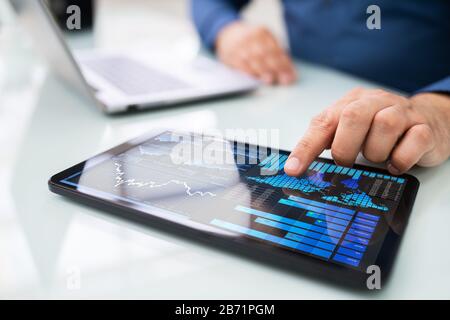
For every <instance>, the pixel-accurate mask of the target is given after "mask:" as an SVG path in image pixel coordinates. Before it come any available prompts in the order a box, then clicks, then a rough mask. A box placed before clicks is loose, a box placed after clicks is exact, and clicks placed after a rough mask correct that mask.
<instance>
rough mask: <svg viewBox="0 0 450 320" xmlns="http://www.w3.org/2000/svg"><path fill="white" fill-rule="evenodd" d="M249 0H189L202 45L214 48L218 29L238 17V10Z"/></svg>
mask: <svg viewBox="0 0 450 320" xmlns="http://www.w3.org/2000/svg"><path fill="white" fill-rule="evenodd" d="M249 1H250V0H191V14H192V19H193V22H194V25H195V27H196V29H197V31H198V33H199V35H200V38H201V40H202V42H203V44H204V45H206V46H207V47H208V48H210V49H214V45H215V41H216V37H217V34H218V33H219V31H220V30H221V29H222V28H223V27H224V26H226V25H227V24H229V23H231V22H233V21H235V20H237V19H239V11H240V10H241V9H242V8H243V7H244V6H245V5H246V4H248V2H249Z"/></svg>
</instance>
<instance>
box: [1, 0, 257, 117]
mask: <svg viewBox="0 0 450 320" xmlns="http://www.w3.org/2000/svg"><path fill="white" fill-rule="evenodd" d="M10 2H11V4H12V6H13V8H14V10H15V11H16V13H17V15H18V20H19V22H20V23H22V24H23V26H24V27H25V28H26V29H27V31H28V32H29V33H30V34H31V36H32V37H33V40H34V43H35V46H36V48H37V49H38V50H39V51H41V53H42V54H43V56H44V57H45V58H46V59H47V60H48V63H49V66H50V67H51V68H52V69H53V70H54V72H55V73H56V74H57V75H58V76H60V77H61V78H62V79H63V80H64V81H65V82H66V83H67V84H69V85H70V87H71V88H73V89H75V90H77V92H78V93H80V94H81V95H83V96H84V97H86V98H88V99H89V100H90V101H91V102H94V103H95V104H96V105H97V106H99V107H100V108H101V109H102V110H103V111H104V112H106V113H118V112H125V111H128V110H130V109H144V108H152V107H162V106H166V105H173V104H179V103H184V102H189V101H197V100H201V99H206V98H212V97H217V96H223V95H230V94H237V93H242V92H247V91H251V90H254V89H256V88H257V87H258V86H259V84H260V83H259V82H258V81H257V80H255V79H253V78H251V77H249V76H247V75H245V74H243V73H241V72H238V71H235V70H232V69H230V68H228V67H226V66H224V65H222V64H220V63H217V62H215V61H214V60H212V59H208V58H206V57H201V56H199V57H198V58H196V59H195V60H194V61H189V62H187V61H186V62H183V61H180V60H179V59H177V58H175V57H174V59H173V62H171V60H170V53H164V54H162V55H157V54H156V55H155V54H153V55H151V56H152V58H151V59H150V58H143V56H145V55H137V54H133V53H117V52H101V53H100V52H97V51H92V52H84V53H83V54H80V55H78V54H77V55H76V56H74V55H73V54H72V53H71V52H70V50H69V48H68V46H67V44H66V43H65V41H64V37H63V35H62V33H61V30H60V29H59V27H58V25H57V24H56V22H55V20H54V18H53V16H52V14H51V13H50V11H49V9H48V8H47V5H46V4H45V0H10ZM148 56H150V55H148ZM158 56H159V57H164V59H162V58H161V60H158V58H157V57H158Z"/></svg>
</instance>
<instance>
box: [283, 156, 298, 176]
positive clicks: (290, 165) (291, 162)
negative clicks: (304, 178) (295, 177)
mask: <svg viewBox="0 0 450 320" xmlns="http://www.w3.org/2000/svg"><path fill="white" fill-rule="evenodd" d="M299 169H300V161H299V160H298V159H297V158H296V157H290V158H289V159H288V160H287V161H286V163H285V164H284V170H285V171H286V170H288V171H291V172H292V171H298V170H299Z"/></svg>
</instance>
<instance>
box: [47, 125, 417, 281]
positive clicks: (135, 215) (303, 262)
mask: <svg viewBox="0 0 450 320" xmlns="http://www.w3.org/2000/svg"><path fill="white" fill-rule="evenodd" d="M167 130H168V129H162V130H154V131H152V132H150V133H148V134H145V135H142V136H140V137H138V138H136V139H133V140H131V141H128V142H125V143H122V144H120V145H118V146H116V147H114V148H111V149H109V150H107V151H105V152H103V153H101V154H99V155H97V156H94V157H92V158H90V159H88V160H86V161H83V162H80V163H78V164H76V165H74V166H72V167H70V168H68V169H66V170H63V171H62V172H60V173H57V174H55V175H54V176H52V177H51V178H50V180H49V181H48V185H49V189H50V190H51V191H52V192H54V193H57V194H60V195H63V196H67V197H69V198H72V199H74V200H76V201H78V202H81V203H84V204H86V205H89V206H93V207H96V208H98V209H101V210H104V211H108V212H110V213H113V214H115V215H119V216H121V217H125V218H127V219H132V220H135V221H138V222H140V223H144V224H146V225H149V226H153V227H157V228H159V229H164V230H166V231H168V232H173V231H176V230H182V232H178V233H177V235H180V234H182V235H183V236H187V237H189V238H192V239H195V240H200V241H203V242H205V243H208V244H212V245H217V246H220V247H222V248H224V249H227V250H231V251H233V252H237V253H244V254H246V255H247V256H250V257H254V258H257V259H259V260H264V261H265V262H268V263H271V264H275V265H278V266H282V267H286V268H289V269H291V270H294V271H299V272H301V273H305V274H309V275H316V276H319V277H320V278H322V279H327V280H331V281H332V282H335V283H338V284H344V285H351V286H357V287H362V288H364V287H365V284H366V279H367V277H368V274H366V273H364V272H361V271H357V270H354V269H351V268H347V267H343V266H340V265H337V264H333V263H329V262H327V261H323V260H320V259H316V258H313V257H310V256H306V255H301V254H292V253H289V252H287V251H280V250H274V248H275V247H274V246H273V245H269V244H264V243H260V242H258V241H255V240H252V239H250V238H244V237H238V238H230V237H227V236H221V235H220V234H216V233H214V234H212V233H210V232H207V231H199V229H195V228H191V227H189V226H186V225H183V224H178V223H176V222H174V221H171V220H167V219H164V218H162V217H160V216H154V215H150V214H149V213H148V212H143V211H140V210H137V209H135V208H132V207H130V206H129V205H127V204H126V203H125V202H122V201H110V200H107V199H103V198H99V197H96V196H94V195H92V194H88V193H84V192H80V191H79V190H77V188H76V187H72V186H69V185H66V184H63V183H61V180H63V179H64V178H67V177H70V176H71V175H73V174H76V173H78V172H80V171H82V170H85V169H87V168H89V167H93V166H95V165H97V164H99V163H101V162H103V161H105V160H107V159H109V158H110V157H111V156H112V155H117V154H120V153H123V152H125V151H126V150H128V149H130V148H133V147H135V146H137V145H139V144H141V143H143V142H144V141H146V140H148V139H150V138H152V137H154V136H156V135H158V134H159V133H162V132H164V131H167ZM173 131H175V132H177V130H173ZM230 141H231V142H234V141H232V140H230ZM280 151H282V152H287V151H284V150H280ZM319 159H320V160H321V161H325V162H330V163H332V162H333V161H332V160H330V159H325V158H319ZM353 167H354V168H356V169H362V170H370V171H372V172H375V173H381V174H387V171H386V170H383V169H378V168H374V167H369V166H363V165H357V164H356V165H354V166H353ZM401 177H403V178H405V179H406V180H407V183H406V185H405V189H404V191H403V194H402V197H401V199H400V201H399V205H398V208H397V210H396V212H395V213H394V217H395V218H397V219H399V221H397V223H399V224H398V225H397V229H398V230H397V231H394V230H393V229H392V228H389V229H388V231H387V234H386V236H385V238H384V240H383V244H382V245H381V249H380V251H379V254H378V256H377V259H376V262H375V264H376V265H377V266H379V267H380V271H381V278H382V280H383V282H386V281H387V279H388V277H389V274H390V270H391V268H392V265H393V262H394V258H395V256H396V253H397V250H398V247H399V245H400V241H401V238H402V236H403V233H404V230H405V228H406V225H407V222H408V219H409V216H410V213H411V210H412V206H413V204H414V200H415V197H416V194H417V191H418V188H419V184H420V183H419V181H418V180H417V178H415V177H414V176H412V175H409V174H404V175H402V176H401ZM399 230H400V233H399V232H398V231H399Z"/></svg>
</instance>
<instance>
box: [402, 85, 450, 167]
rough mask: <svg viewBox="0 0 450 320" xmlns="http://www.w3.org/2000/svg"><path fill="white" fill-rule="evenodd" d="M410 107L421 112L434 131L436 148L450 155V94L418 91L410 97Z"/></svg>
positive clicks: (445, 155) (446, 155)
mask: <svg viewBox="0 0 450 320" xmlns="http://www.w3.org/2000/svg"><path fill="white" fill-rule="evenodd" d="M410 101H411V106H412V109H413V110H414V111H415V112H417V113H419V114H421V115H422V116H423V118H424V119H426V123H427V124H428V125H429V126H430V128H431V129H432V131H433V132H434V135H435V138H436V141H437V143H438V145H439V146H438V149H440V151H441V152H442V155H443V157H445V158H446V159H447V158H449V157H450V95H446V94H440V93H420V94H417V95H415V96H412V97H411V98H410Z"/></svg>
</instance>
